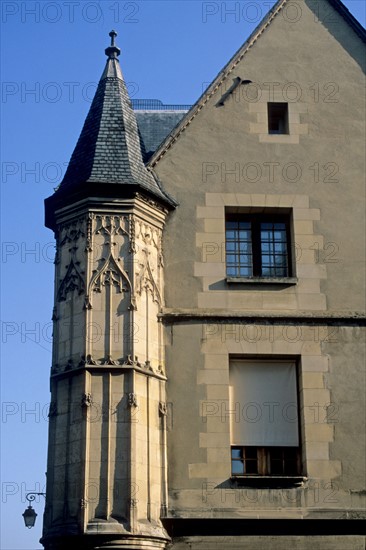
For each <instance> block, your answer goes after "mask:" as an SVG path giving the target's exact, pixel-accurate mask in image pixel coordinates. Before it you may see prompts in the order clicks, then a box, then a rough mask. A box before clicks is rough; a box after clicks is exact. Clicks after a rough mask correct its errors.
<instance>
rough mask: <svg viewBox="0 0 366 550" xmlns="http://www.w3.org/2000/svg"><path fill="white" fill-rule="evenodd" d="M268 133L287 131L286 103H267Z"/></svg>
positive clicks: (284, 132) (283, 132)
mask: <svg viewBox="0 0 366 550" xmlns="http://www.w3.org/2000/svg"><path fill="white" fill-rule="evenodd" d="M268 133H269V134H288V133H289V125H288V103H268Z"/></svg>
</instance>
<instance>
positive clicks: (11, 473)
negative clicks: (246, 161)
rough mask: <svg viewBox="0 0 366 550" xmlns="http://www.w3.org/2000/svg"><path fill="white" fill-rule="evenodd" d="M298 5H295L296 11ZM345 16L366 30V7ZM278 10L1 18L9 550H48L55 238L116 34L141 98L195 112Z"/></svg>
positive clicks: (74, 10)
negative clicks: (28, 514) (49, 206)
mask: <svg viewBox="0 0 366 550" xmlns="http://www.w3.org/2000/svg"><path fill="white" fill-rule="evenodd" d="M295 3H296V2H295ZM344 3H345V5H346V6H347V7H348V9H349V10H350V11H351V12H352V13H353V14H354V15H355V17H356V18H357V19H358V20H359V21H360V22H361V23H362V24H363V25H365V2H364V1H358V0H346V1H345V2H344ZM273 4H274V2H273V1H272V0H271V1H249V0H247V1H245V2H244V1H242V2H235V1H234V2H221V1H220V2H215V1H214V2H200V1H184V2H181V1H169V0H166V1H154V0H151V1H146V0H144V1H141V2H140V1H119V0H117V1H116V0H111V1H109V0H103V1H101V2H98V1H90V2H89V1H86V0H80V1H69V2H64V1H61V0H58V1H50V2H48V1H47V0H43V1H42V2H37V1H30V0H28V1H7V0H3V1H2V3H1V10H2V13H1V17H2V48H1V49H2V81H3V84H2V103H1V107H2V147H1V153H2V165H1V166H2V180H1V199H2V236H1V241H2V257H1V270H2V295H1V298H2V313H1V323H2V368H1V391H2V421H1V433H2V445H1V450H2V460H1V464H2V476H1V479H2V486H1V493H2V494H1V517H2V534H1V543H0V547H1V549H2V550H13V549H14V550H28V549H36V548H41V546H40V545H39V543H38V540H39V537H40V535H41V524H42V512H43V506H44V501H43V498H42V497H40V499H39V501H38V502H37V501H36V503H35V505H34V507H35V508H36V510H37V512H38V514H39V516H38V518H37V525H36V527H35V528H34V529H32V530H29V531H28V530H26V529H25V528H24V526H23V519H22V517H21V514H22V512H23V511H24V509H25V506H26V503H25V498H24V497H25V493H26V492H27V491H37V492H41V491H44V487H45V474H44V472H45V470H46V447H47V430H48V422H47V412H48V403H49V368H50V364H51V321H50V319H51V313H52V307H53V255H54V246H53V235H52V233H51V231H50V230H48V229H46V228H44V226H43V219H44V218H43V216H44V214H43V200H44V199H45V198H46V197H48V196H49V195H50V194H51V193H52V192H53V188H54V187H56V186H57V185H58V183H59V182H60V180H61V179H62V175H63V173H64V170H65V167H66V165H67V163H68V161H69V159H70V156H71V153H72V151H73V148H74V146H75V144H76V141H77V138H78V136H79V133H80V131H81V128H82V125H83V122H84V120H85V117H86V114H87V112H88V109H89V107H90V103H91V100H92V97H93V94H94V91H95V86H96V84H97V82H98V80H99V77H100V75H101V73H102V71H103V67H104V64H105V60H106V58H105V55H104V48H105V47H107V46H108V44H109V37H108V33H109V31H110V30H111V29H112V28H115V29H116V30H117V32H118V38H117V44H118V45H119V47H120V48H121V49H122V54H121V56H120V61H121V65H122V69H123V72H124V75H125V79H126V82H127V83H128V87H129V90H130V93H131V96H132V97H134V98H155V99H160V100H162V101H163V102H164V103H175V104H179V103H183V104H187V103H188V104H190V103H194V102H195V101H196V100H197V98H198V97H199V95H200V94H201V93H202V91H203V90H204V88H205V86H206V85H207V84H208V83H209V82H210V81H211V80H212V79H213V78H214V77H215V76H216V74H217V73H218V72H219V71H220V69H221V68H222V67H223V66H224V65H225V64H226V62H227V61H228V59H229V58H230V57H231V56H232V55H233V54H234V52H235V51H236V50H237V49H238V48H239V47H240V45H241V44H242V43H243V42H244V41H245V39H246V38H247V37H248V35H249V33H250V32H251V31H252V30H253V29H254V28H255V26H256V25H257V24H258V23H259V21H260V19H261V18H262V17H263V16H264V15H265V13H266V12H267V10H268V9H269V7H270V6H272V5H273Z"/></svg>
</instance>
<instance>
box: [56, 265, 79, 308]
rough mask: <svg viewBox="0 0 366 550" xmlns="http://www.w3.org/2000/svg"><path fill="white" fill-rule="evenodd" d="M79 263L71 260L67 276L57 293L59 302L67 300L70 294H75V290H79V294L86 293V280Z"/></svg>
mask: <svg viewBox="0 0 366 550" xmlns="http://www.w3.org/2000/svg"><path fill="white" fill-rule="evenodd" d="M77 263H78V262H74V259H71V261H70V263H69V265H68V266H67V272H66V275H65V277H64V278H63V280H62V281H61V283H60V286H59V289H58V293H57V300H58V301H59V302H62V301H64V300H66V296H67V294H68V292H73V291H74V290H77V291H78V293H79V294H82V293H83V292H85V283H84V278H83V276H82V274H81V272H80V270H79V267H78V265H77Z"/></svg>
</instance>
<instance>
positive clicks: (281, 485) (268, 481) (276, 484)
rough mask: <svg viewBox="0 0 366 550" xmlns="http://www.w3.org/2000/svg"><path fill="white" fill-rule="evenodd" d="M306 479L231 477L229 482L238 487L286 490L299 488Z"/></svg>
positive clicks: (288, 477)
mask: <svg viewBox="0 0 366 550" xmlns="http://www.w3.org/2000/svg"><path fill="white" fill-rule="evenodd" d="M307 479H308V478H307V477H304V476H256V475H253V476H241V475H238V476H236V475H232V476H231V478H230V480H231V482H232V483H233V484H234V485H238V486H240V487H256V488H262V489H287V488H290V489H291V488H297V487H301V486H302V485H303V483H304V482H305V481H307Z"/></svg>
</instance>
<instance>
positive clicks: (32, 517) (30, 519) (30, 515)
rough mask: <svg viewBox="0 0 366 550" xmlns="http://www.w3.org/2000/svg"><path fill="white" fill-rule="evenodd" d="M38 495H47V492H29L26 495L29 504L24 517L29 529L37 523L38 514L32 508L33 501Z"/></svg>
mask: <svg viewBox="0 0 366 550" xmlns="http://www.w3.org/2000/svg"><path fill="white" fill-rule="evenodd" d="M37 495H42V496H44V497H45V496H46V493H27V494H26V495H25V498H26V499H27V501H28V502H29V506H28V508H26V509H25V510H24V513H23V514H22V516H23V518H24V523H25V526H26V527H28V529H31V528H32V527H34V524H35V523H36V517H37V515H38V514H36V512H35V510H34V509H33V508H32V505H31V502H33V500H34V499H35V498H36V496H37Z"/></svg>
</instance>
